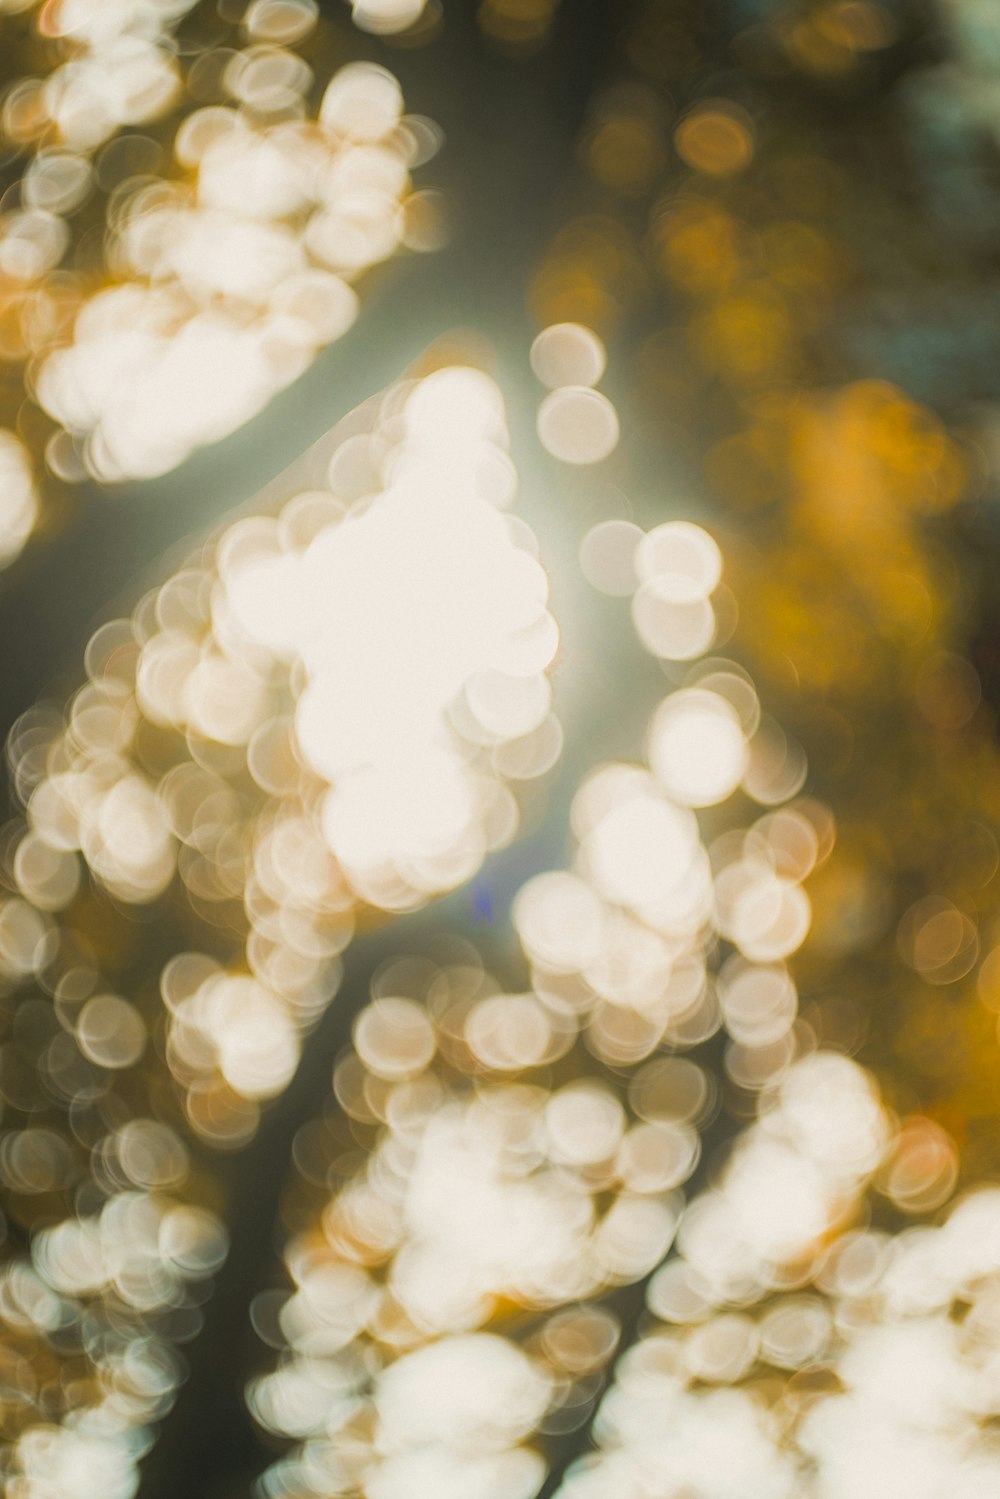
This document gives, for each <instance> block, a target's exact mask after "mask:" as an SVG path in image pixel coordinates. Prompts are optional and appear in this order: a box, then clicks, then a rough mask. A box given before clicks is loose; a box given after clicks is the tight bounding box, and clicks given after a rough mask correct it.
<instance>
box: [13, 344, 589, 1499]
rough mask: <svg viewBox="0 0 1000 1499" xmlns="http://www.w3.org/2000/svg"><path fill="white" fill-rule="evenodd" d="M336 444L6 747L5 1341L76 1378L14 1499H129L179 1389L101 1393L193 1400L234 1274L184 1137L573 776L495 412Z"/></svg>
mask: <svg viewBox="0 0 1000 1499" xmlns="http://www.w3.org/2000/svg"><path fill="white" fill-rule="evenodd" d="M321 446H322V451H321V452H320V453H318V454H313V455H312V456H313V465H314V467H315V466H316V465H317V464H320V463H322V464H323V465H324V466H325V477H326V482H327V487H322V488H321V487H319V485H318V484H317V486H316V487H313V488H310V489H309V490H305V491H302V490H299V491H298V492H296V493H294V494H293V495H292V497H291V498H289V499H288V500H287V502H286V503H285V504H284V506H283V507H282V508H281V509H280V511H279V512H278V513H277V514H276V515H275V516H273V517H270V518H269V517H265V516H260V515H257V516H254V517H252V518H249V519H245V520H238V521H236V522H235V523H234V524H231V525H230V526H228V527H227V528H226V529H225V530H224V531H222V532H221V534H219V535H218V536H217V537H215V538H214V539H213V540H212V541H211V542H209V543H208V544H206V546H205V547H204V548H203V549H202V551H201V552H200V553H199V554H198V555H197V556H196V557H195V558H193V559H192V561H191V563H190V565H189V566H187V567H185V568H182V569H181V570H180V571H178V572H176V573H174V574H173V576H172V577H171V578H169V579H168V581H167V582H166V583H165V584H164V585H163V586H162V587H160V588H157V589H155V590H154V591H153V592H152V593H150V594H149V595H147V596H146V597H145V598H144V599H143V600H142V601H141V602H140V604H139V605H138V607H137V609H136V611H135V613H134V614H133V616H132V617H131V618H130V619H123V620H116V621H112V622H110V623H109V624H107V625H105V626H103V627H102V628H101V629H100V630H99V631H98V632H97V634H96V635H95V636H94V638H93V639H92V640H91V642H90V645H89V647H88V651H87V656H86V665H87V670H88V680H87V682H86V684H85V685H84V686H83V687H82V688H81V689H80V691H79V692H78V693H77V694H76V696H75V697H74V698H73V700H72V701H71V703H70V705H69V708H68V711H67V713H66V714H65V716H64V717H60V716H58V715H55V714H53V713H52V712H51V711H49V710H41V709H40V710H36V711H34V712H32V713H30V714H29V715H27V716H26V718H25V719H24V720H22V721H21V723H20V724H19V725H18V727H17V728H16V730H15V732H14V733H13V735H12V737H11V740H10V744H9V747H8V754H9V760H10V766H11V771H12V776H13V779H14V783H15V786H16V788H17V790H18V793H19V795H20V796H21V798H22V800H23V802H24V803H25V812H24V815H23V817H22V818H21V819H20V820H18V821H16V822H15V823H13V824H10V825H8V826H7V828H6V830H5V835H4V871H3V880H4V887H5V888H4V891H3V896H2V904H0V975H2V980H3V986H4V991H5V1002H6V1005H7V1007H8V1008H9V1010H10V1012H11V1014H10V1019H11V1023H12V1025H13V1032H14V1053H15V1055H14V1056H12V1058H11V1060H12V1061H13V1063H14V1069H15V1074H14V1077H13V1079H12V1081H11V1082H10V1084H9V1086H7V1085H5V1097H6V1101H7V1103H8V1105H11V1106H12V1107H13V1109H14V1110H16V1111H17V1112H18V1113H20V1114H22V1115H24V1116H25V1118H26V1121H27V1122H26V1125H25V1127H24V1128H22V1129H17V1128H15V1129H12V1130H8V1131H7V1132H5V1133H4V1135H3V1136H2V1139H0V1147H2V1148H0V1179H2V1180H3V1183H4V1186H5V1187H6V1188H7V1190H8V1192H9V1193H10V1194H12V1196H11V1201H12V1203H13V1204H14V1205H15V1207H17V1205H18V1204H20V1205H21V1206H20V1209H19V1211H20V1212H21V1213H22V1214H23V1219H24V1222H25V1224H26V1225H30V1224H32V1223H34V1222H39V1223H43V1224H45V1225H46V1227H45V1230H44V1231H43V1232H39V1233H37V1234H36V1235H35V1237H34V1241H33V1245H32V1262H31V1265H30V1266H29V1265H28V1264H27V1263H26V1262H24V1261H23V1260H21V1259H19V1258H17V1257H15V1259H14V1260H13V1261H12V1262H11V1263H10V1264H9V1265H8V1267H7V1269H6V1271H5V1272H4V1274H5V1277H6V1278H5V1282H4V1284H5V1285H7V1286H8V1287H9V1288H10V1297H11V1298H13V1299H12V1300H11V1302H10V1306H11V1313H10V1316H11V1319H12V1320H11V1322H10V1325H11V1327H12V1328H13V1329H15V1330H17V1332H18V1336H20V1335H21V1332H22V1331H23V1333H24V1336H25V1338H26V1339H28V1338H30V1337H33V1338H35V1339H40V1340H42V1341H43V1342H45V1343H46V1344H47V1345H51V1350H52V1353H51V1361H50V1362H51V1366H52V1367H51V1369H47V1366H46V1365H45V1364H44V1362H43V1364H42V1365H40V1366H39V1373H38V1375H37V1376H36V1375H32V1376H31V1377H30V1378H29V1377H28V1374H27V1365H26V1363H25V1361H24V1360H23V1359H21V1361H20V1362H19V1363H18V1364H17V1368H18V1369H21V1370H22V1372H24V1375H25V1378H24V1381H22V1380H20V1379H16V1380H15V1381H14V1383H13V1385H12V1388H13V1389H15V1390H16V1391H17V1395H16V1399H15V1400H14V1403H13V1407H12V1408H11V1409H10V1410H8V1411H7V1415H8V1416H9V1417H10V1428H9V1430H8V1432H7V1435H8V1436H13V1437H14V1440H13V1442H12V1444H11V1445H10V1446H9V1447H8V1449H7V1456H6V1459H5V1461H6V1463H7V1465H8V1468H7V1471H8V1473H9V1474H10V1482H11V1483H12V1484H14V1489H13V1490H12V1492H18V1493H20V1494H21V1495H23V1496H24V1499H28V1496H36V1495H38V1496H40V1495H42V1494H43V1493H47V1492H50V1491H51V1490H50V1489H48V1488H46V1487H45V1484H51V1483H52V1482H56V1479H54V1478H53V1477H52V1475H53V1474H57V1475H60V1474H63V1473H69V1472H71V1471H72V1472H73V1474H74V1477H73V1479H72V1484H70V1480H69V1479H68V1478H67V1479H66V1480H65V1483H66V1485H68V1486H64V1487H63V1488H62V1489H61V1492H63V1493H67V1494H68V1493H73V1494H74V1495H77V1494H78V1495H80V1496H87V1499H90V1496H91V1495H93V1496H94V1499H97V1496H98V1495H100V1496H101V1499H106V1496H108V1495H117V1494H126V1493H130V1492H131V1491H132V1487H134V1482H135V1461H136V1459H137V1457H138V1456H139V1455H141V1451H142V1450H144V1448H143V1443H145V1442H147V1441H148V1431H147V1428H148V1424H149V1421H150V1419H151V1415H152V1414H155V1413H156V1412H159V1411H161V1410H162V1408H163V1407H164V1404H165V1403H169V1400H168V1396H169V1395H170V1394H171V1393H172V1391H173V1388H174V1384H175V1382H176V1371H175V1372H174V1374H171V1377H170V1379H169V1380H167V1379H166V1375H165V1374H164V1376H163V1379H164V1380H166V1383H162V1384H157V1385H156V1390H155V1399H152V1397H151V1399H152V1405H150V1404H148V1403H146V1404H144V1403H143V1402H142V1400H140V1399H139V1397H138V1395H137V1396H136V1397H135V1399H134V1400H132V1399H130V1400H128V1401H124V1403H123V1402H119V1403H118V1404H116V1405H113V1409H112V1407H107V1408H106V1407H105V1404H103V1403H102V1401H103V1396H101V1395H100V1391H101V1390H102V1389H103V1384H102V1381H104V1380H105V1374H104V1373H103V1372H102V1371H103V1370H104V1369H105V1364H107V1360H108V1359H111V1363H110V1364H107V1368H108V1371H110V1372H108V1373H107V1380H109V1381H113V1380H114V1379H115V1378H117V1377H118V1376H117V1375H116V1374H115V1372H114V1371H115V1369H116V1368H117V1364H115V1362H114V1360H115V1359H118V1358H119V1357H126V1355H128V1356H129V1357H131V1353H130V1350H131V1351H132V1352H134V1353H135V1356H136V1358H137V1359H139V1362H140V1364H141V1362H142V1358H145V1357H146V1356H147V1354H148V1356H149V1358H151V1359H153V1361H154V1363H155V1365H156V1368H158V1369H160V1368H162V1369H164V1370H171V1369H174V1364H173V1362H172V1360H171V1357H170V1354H169V1348H170V1346H171V1345H172V1343H173V1342H175V1341H180V1340H182V1339H183V1338H184V1337H186V1336H193V1335H194V1334H195V1333H196V1332H197V1330H198V1327H199V1326H200V1314H199V1313H198V1311H197V1297H196V1296H195V1297H194V1298H193V1299H192V1294H191V1293H189V1291H188V1289H187V1283H188V1281H189V1280H191V1279H194V1280H198V1279H199V1278H203V1277H204V1275H205V1274H207V1273H209V1272H210V1271H211V1270H213V1269H215V1268H217V1266H218V1264H219V1262H220V1261H221V1258H222V1256H223V1254H224V1240H225V1235H224V1231H223V1229H222V1226H221V1224H220V1222H219V1220H218V1218H217V1216H216V1215H215V1213H214V1212H213V1211H211V1210H210V1208H209V1206H208V1205H207V1200H206V1202H205V1204H204V1205H198V1206H195V1205H193V1200H194V1198H197V1197H198V1196H199V1193H200V1194H201V1197H202V1198H205V1191H204V1190H203V1189H204V1187H205V1183H204V1182H202V1183H200V1184H198V1183H189V1189H188V1190H189V1194H190V1196H191V1198H192V1202H187V1201H186V1200H184V1199H183V1198H182V1199H179V1200H176V1201H175V1200H174V1198H173V1197H172V1196H171V1194H172V1193H174V1192H176V1191H177V1190H179V1189H180V1187H181V1186H182V1184H183V1183H184V1182H185V1181H186V1180H187V1178H188V1175H189V1167H188V1162H187V1152H186V1149H185V1147H184V1146H183V1144H182V1140H181V1135H182V1134H183V1132H184V1131H187V1130H190V1131H192V1132H193V1133H194V1135H195V1137H196V1138H197V1139H198V1141H199V1142H200V1144H202V1145H207V1146H212V1147H219V1148H227V1149H231V1148H236V1147H238V1146H240V1145H243V1144H245V1143H246V1142H247V1141H248V1140H249V1139H250V1138H251V1137H252V1136H253V1134H254V1132H255V1130H256V1128H257V1124H258V1120H259V1117H260V1109H261V1107H262V1105H263V1103H264V1102H265V1101H266V1100H267V1099H268V1098H272V1097H274V1096H275V1095H277V1094H278V1093H280V1092H281V1091H282V1090H283V1089H284V1087H285V1086H286V1084H287V1083H288V1081H289V1080H290V1078H291V1076H292V1074H293V1072H294V1070H295V1068H296V1066H297V1063H298V1059H299V1055H300V1051H301V1047H302V1045H303V1043H304V1040H305V1038H306V1036H307V1035H308V1032H309V1030H310V1028H311V1026H312V1024H313V1023H314V1022H315V1020H316V1019H317V1017H318V1015H319V1014H320V1012H321V1011H322V1009H323V1008H324V1007H325V1006H326V1005H327V1004H328V1002H329V1001H330V999H331V997H332V995H333V994H334V993H335V992H336V987H337V982H338V976H339V961H338V955H339V954H340V952H341V951H342V949H343V948H344V947H345V946H346V944H347V943H348V942H349V941H350V939H351V935H352V933H353V930H354V927H355V924H356V921H357V919H358V918H359V916H361V915H362V914H363V913H366V912H367V913H369V916H372V915H374V914H377V913H379V912H382V913H387V912H400V911H406V910H411V909H414V908H416V907H418V906H420V905H422V904H424V903H425V902H426V901H427V900H429V899H430V898H432V897H433V896H434V895H436V894H438V893H440V892H441V891H443V890H446V889H449V888H451V887H453V886H454V885H455V884H457V883H459V882H461V881H463V880H465V879H467V878H468V877H469V876H470V875H471V874H472V873H473V872H474V871H475V870H476V869H477V868H478V867H479V865H480V863H481V862H482V860H483V859H484V857H485V856H486V854H487V853H488V852H489V850H490V849H492V848H494V847H496V846H498V845H499V844H502V843H504V842H506V841H508V840H509V839H510V838H511V837H513V836H514V833H515V831H516V828H517V822H518V813H517V805H516V802H515V799H514V796H513V794H512V792H511V790H510V789H509V784H508V783H516V782H518V781H523V780H525V779H530V778H532V777H533V776H536V775H538V774H540V773H541V772H543V771H544V770H546V769H547V768H548V767H549V766H550V765H551V764H552V762H553V760H554V758H555V757H556V756H557V754H558V751H559V747H560V745H561V732H560V730H559V726H558V721H557V720H556V719H555V718H554V716H553V714H552V711H551V702H550V690H549V686H548V681H547V678H546V674H545V673H546V668H547V667H548V665H549V662H550V660H551V659H552V656H553V655H554V653H555V650H556V646H557V642H558V632H557V630H556V627H555V623H554V621H553V619H552V616H551V615H550V613H549V611H548V608H547V591H548V581H547V578H546V575H545V573H544V572H543V570H542V568H541V566H540V564H539V563H538V560H537V557H536V556H535V550H536V547H535V543H534V538H533V536H532V533H531V532H530V530H529V528H528V527H527V526H526V525H525V524H524V523H523V521H521V520H519V519H518V518H516V517H513V516H510V515H508V514H507V513H506V507H507V506H509V505H510V504H511V502H512V501H513V499H514V496H515V491H516V487H517V474H516V470H515V469H514V466H513V464H512V462H511V460H510V457H509V454H508V452H507V450H506V449H507V434H506V427H505V420H504V408H503V403H502V400H501V398H500V394H499V391H498V389H497V387H496V385H495V384H494V383H493V381H492V380H491V379H490V378H489V377H488V376H486V375H484V374H482V373H481V372H480V371H478V370H475V369H472V368H467V367H446V368H441V369H437V370H432V371H431V372H429V373H427V374H426V375H424V376H423V377H419V378H413V379H410V380H406V381H403V382H401V383H400V384H399V385H396V386H394V387H392V388H391V389H389V390H388V391H386V392H385V393H383V394H382V395H381V396H379V397H377V398H375V399H373V400H371V401H369V402H368V403H366V405H365V406H364V407H363V408H361V409H360V410H358V411H357V412H354V413H352V414H351V416H349V417H348V418H347V419H346V420H345V422H344V423H343V424H341V426H340V427H339V428H338V429H335V430H334V432H333V433H332V434H331V435H330V437H329V439H328V440H327V441H326V443H325V444H323V445H321ZM375 683H377V684H378V690H377V691H375V690H373V684H375ZM144 911H145V912H147V913H148V917H147V918H146V919H144V918H143V912H144ZM154 933H156V934H158V935H156V936H155V937H154V938H153V940H154V945H155V946H156V947H157V948H158V949H160V950H162V953H163V956H162V958H161V959H160V960H157V959H156V958H155V957H152V956H151V952H150V949H149V947H148V946H147V943H148V940H149V938H150V937H152V936H153V934H154ZM193 933H197V934H198V935H197V940H198V943H199V947H198V949H197V950H189V949H190V943H191V939H192V934H193ZM151 970H152V978H151ZM32 991H33V993H34V996H35V997H32ZM126 996H127V997H126ZM147 1114H148V1116H149V1117H146V1115H147ZM15 1118H16V1114H15ZM167 1121H169V1122H167ZM178 1131H180V1133H178ZM208 1195H209V1196H210V1195H211V1194H210V1193H209V1194H208ZM60 1207H62V1211H63V1214H64V1216H63V1217H62V1218H61V1220H60V1219H59V1210H60ZM67 1209H70V1211H68V1212H67ZM53 1224H55V1226H53ZM189 1301H190V1302H191V1305H190V1306H188V1302H189ZM6 1304H7V1303H4V1305H5V1306H6ZM0 1315H3V1316H4V1318H5V1319H7V1312H6V1311H4V1312H3V1313H2V1314H0ZM92 1331H93V1337H91V1332H92ZM140 1355H141V1357H140ZM22 1366H23V1368H22ZM81 1368H82V1369H83V1370H84V1371H85V1372H83V1373H81ZM141 1372H142V1371H141V1369H140V1374H141ZM137 1377H138V1376H137ZM143 1377H145V1376H143ZM109 1399H110V1397H109ZM154 1407H155V1411H154ZM116 1413H117V1414H116ZM60 1418H61V1421H60ZM53 1423H55V1424H53ZM101 1442H105V1443H107V1444H108V1452H107V1454H106V1455H105V1456H100V1455H98V1456H95V1457H94V1458H93V1461H91V1460H90V1459H88V1460H87V1461H86V1462H84V1461H83V1460H82V1458H80V1452H81V1451H82V1450H83V1449H82V1448H81V1447H80V1444H81V1443H83V1444H84V1446H86V1444H87V1443H90V1444H91V1446H93V1444H94V1443H97V1444H98V1446H99V1445H100V1443H101ZM87 1450H89V1448H88V1449H87ZM78 1460H79V1461H78ZM109 1474H114V1475H116V1476H115V1477H114V1479H113V1481H112V1478H111V1477H109ZM59 1483H63V1479H62V1478H60V1479H59ZM18 1485H20V1487H18Z"/></svg>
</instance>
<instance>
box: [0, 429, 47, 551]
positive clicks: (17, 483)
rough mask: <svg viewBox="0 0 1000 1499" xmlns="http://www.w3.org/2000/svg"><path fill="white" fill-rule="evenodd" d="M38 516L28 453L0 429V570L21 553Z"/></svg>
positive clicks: (17, 440)
mask: <svg viewBox="0 0 1000 1499" xmlns="http://www.w3.org/2000/svg"><path fill="white" fill-rule="evenodd" d="M37 514H38V495H37V493H36V491H35V481H34V477H33V475H32V471H31V460H30V458H29V456H28V450H27V449H26V448H25V446H24V444H23V443H22V442H21V440H20V439H19V438H18V437H15V436H14V433H13V432H7V431H5V430H2V429H0V567H5V566H6V565H7V564H8V563H9V562H13V560H14V558H15V557H16V556H17V554H18V553H19V552H20V550H21V548H22V547H23V546H24V543H25V542H26V541H27V539H28V537H29V536H30V535H31V532H32V529H33V527H34V524H35V520H36V518H37Z"/></svg>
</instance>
